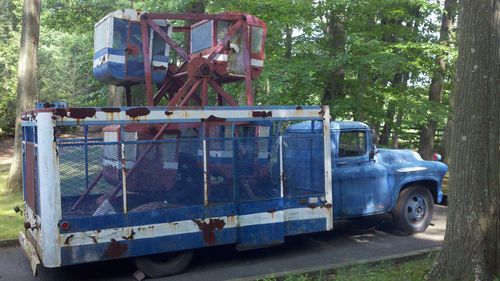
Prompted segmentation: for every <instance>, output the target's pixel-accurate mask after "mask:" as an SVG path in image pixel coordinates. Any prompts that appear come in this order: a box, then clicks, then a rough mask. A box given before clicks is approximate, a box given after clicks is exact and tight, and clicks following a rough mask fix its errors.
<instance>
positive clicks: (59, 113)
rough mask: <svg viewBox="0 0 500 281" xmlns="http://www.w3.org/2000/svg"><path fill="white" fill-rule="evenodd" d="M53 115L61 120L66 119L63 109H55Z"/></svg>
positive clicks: (65, 111)
mask: <svg viewBox="0 0 500 281" xmlns="http://www.w3.org/2000/svg"><path fill="white" fill-rule="evenodd" d="M54 114H55V115H57V116H59V117H61V118H64V117H68V112H67V110H66V109H64V108H56V109H54Z"/></svg>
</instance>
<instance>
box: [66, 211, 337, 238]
mask: <svg viewBox="0 0 500 281" xmlns="http://www.w3.org/2000/svg"><path fill="white" fill-rule="evenodd" d="M328 210H329V209H325V208H295V209H287V210H281V211H276V212H273V213H269V212H262V213H255V214H248V215H241V216H238V217H237V219H232V218H230V217H227V216H223V217H211V218H206V219H204V220H203V221H205V222H207V223H208V222H209V221H210V220H214V219H219V220H222V221H224V229H228V228H235V227H245V226H253V225H264V224H272V223H279V222H283V221H297V220H310V219H322V218H324V219H326V218H327V213H329V211H328ZM325 229H326V224H325ZM132 231H133V232H134V233H135V235H134V240H138V239H147V238H156V237H161V236H169V235H179V234H187V233H196V232H200V231H201V230H200V228H199V226H198V224H197V223H196V222H194V221H193V220H183V221H176V222H168V223H158V224H151V225H139V226H133V227H123V228H109V229H102V230H100V231H99V234H98V235H96V233H95V231H85V232H74V233H64V234H61V235H60V236H59V238H60V239H59V246H60V247H68V246H78V245H93V244H95V243H96V241H97V243H107V242H109V241H111V239H114V240H116V241H123V240H125V239H127V237H129V236H130V233H131V232H132ZM69 236H72V238H71V243H70V244H69V245H67V244H65V243H64V241H66V239H67V238H68V237H69Z"/></svg>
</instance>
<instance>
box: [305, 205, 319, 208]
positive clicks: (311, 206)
mask: <svg viewBox="0 0 500 281" xmlns="http://www.w3.org/2000/svg"><path fill="white" fill-rule="evenodd" d="M307 207H308V208H310V209H316V207H318V205H316V204H309V205H307Z"/></svg>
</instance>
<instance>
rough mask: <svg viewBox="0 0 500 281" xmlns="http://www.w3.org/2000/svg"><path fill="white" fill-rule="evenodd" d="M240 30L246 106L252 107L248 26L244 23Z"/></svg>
mask: <svg viewBox="0 0 500 281" xmlns="http://www.w3.org/2000/svg"><path fill="white" fill-rule="evenodd" d="M241 28H242V34H241V35H242V39H243V44H245V49H246V50H245V52H243V65H244V66H245V92H246V96H247V105H248V106H252V105H253V94H252V69H251V66H250V52H251V50H250V40H249V38H248V25H247V22H246V21H245V22H244V23H243V26H242V27H241Z"/></svg>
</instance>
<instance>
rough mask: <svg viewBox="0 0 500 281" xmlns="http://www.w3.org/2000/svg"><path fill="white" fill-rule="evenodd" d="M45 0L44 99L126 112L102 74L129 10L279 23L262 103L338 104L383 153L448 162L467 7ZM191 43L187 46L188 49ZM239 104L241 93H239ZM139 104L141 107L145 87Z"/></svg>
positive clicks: (340, 114)
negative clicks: (103, 55) (104, 54)
mask: <svg viewBox="0 0 500 281" xmlns="http://www.w3.org/2000/svg"><path fill="white" fill-rule="evenodd" d="M446 2H447V5H445V3H444V1H428V0H357V1H353V0H293V1H288V0H276V1H253V0H241V1H218V0H212V1H208V0H205V1H203V0H198V1H193V0H191V1H189V0H183V1H171V0H167V1H155V0H146V1H130V0H120V1H107V0H103V1H96V0H95V1H74V0H46V1H42V2H41V15H40V43H39V47H38V64H37V66H38V68H37V70H36V71H37V72H36V73H37V80H36V81H37V82H36V86H37V88H38V97H37V100H38V101H57V100H66V101H67V102H68V104H69V105H70V106H100V105H105V104H110V105H113V104H114V105H118V104H120V102H121V100H122V99H121V97H120V96H121V95H123V91H121V90H119V89H114V88H113V87H111V88H110V87H108V86H107V85H104V84H101V83H100V82H97V81H96V80H94V79H93V77H92V55H93V32H94V24H95V23H96V22H97V21H98V20H99V19H101V18H102V17H104V16H105V15H106V14H107V13H109V12H111V11H114V10H117V9H121V8H130V7H133V8H136V9H140V10H146V11H152V12H157V11H170V12H179V11H203V10H205V11H206V12H209V13H218V12H223V11H245V12H248V13H250V14H255V15H257V16H258V17H260V18H261V19H263V20H264V21H265V22H266V23H267V26H268V40H267V44H266V60H265V68H264V72H263V75H262V76H261V78H260V79H259V80H258V81H257V83H255V84H254V91H255V96H256V104H262V105H263V104H283V105H287V104H288V105H290V104H320V103H323V104H329V105H330V106H331V108H332V113H333V115H334V117H335V118H337V119H354V120H359V121H364V122H366V123H368V124H369V125H371V126H372V127H373V128H374V129H375V130H376V131H377V133H378V136H379V137H378V144H379V145H381V146H392V147H410V148H418V149H419V151H420V152H422V153H423V156H424V157H425V158H429V157H431V156H432V152H434V151H436V150H437V151H439V152H441V153H444V145H443V144H444V143H445V142H443V141H442V139H443V135H444V136H447V135H449V134H447V133H445V132H444V131H445V127H446V123H447V121H448V118H447V117H448V115H449V106H448V101H449V97H450V93H451V91H452V86H451V83H450V77H451V76H452V75H453V72H454V61H455V57H456V47H455V39H456V38H455V36H454V35H453V34H454V26H453V24H454V18H455V13H454V11H455V6H456V5H455V4H454V3H456V0H455V1H453V0H447V1H446ZM22 4H23V1H21V0H0V5H1V7H2V9H1V10H0V18H1V19H2V20H1V21H0V29H1V30H2V32H1V33H0V37H1V40H0V73H1V74H2V75H0V94H1V97H2V98H1V99H0V132H1V134H3V135H9V134H13V133H14V128H15V126H14V121H15V116H16V114H15V107H16V89H17V75H18V73H17V63H18V59H19V47H20V45H19V42H20V36H21V30H22V28H21V26H22V6H23V5H22ZM181 41H182V40H181ZM228 87H231V88H232V89H231V90H228V92H230V93H233V94H234V95H235V98H236V99H237V98H238V93H239V92H242V91H243V88H242V87H241V85H230V86H228ZM135 88H136V89H135V90H134V91H135V92H134V93H133V98H134V100H135V101H136V102H138V103H141V98H142V97H141V95H140V93H139V92H140V90H141V89H140V87H135Z"/></svg>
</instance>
